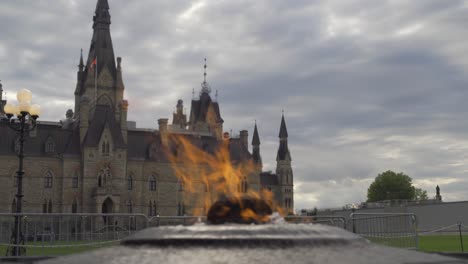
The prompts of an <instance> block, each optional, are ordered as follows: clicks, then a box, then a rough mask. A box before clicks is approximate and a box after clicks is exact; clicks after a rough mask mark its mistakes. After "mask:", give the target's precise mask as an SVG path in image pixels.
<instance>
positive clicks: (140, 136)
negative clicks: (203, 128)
mask: <svg viewBox="0 0 468 264" xmlns="http://www.w3.org/2000/svg"><path fill="white" fill-rule="evenodd" d="M177 137H182V138H184V139H185V140H188V141H189V142H190V143H191V144H192V145H194V146H196V147H198V148H200V149H202V150H203V151H205V152H206V153H210V154H214V153H215V152H216V151H217V150H218V149H219V148H220V147H221V145H222V144H223V142H222V141H219V140H217V139H216V138H215V137H212V136H198V135H196V134H170V136H169V137H168V144H167V146H164V145H163V144H162V141H161V135H160V133H159V131H133V130H129V131H128V158H130V159H139V160H152V161H158V162H168V161H169V155H168V154H169V153H174V151H177V142H176V141H177V140H176V138H177ZM229 154H230V156H231V161H233V162H240V161H246V160H250V159H252V155H251V154H250V153H249V151H248V149H247V148H245V146H244V145H243V144H242V142H241V141H240V139H238V138H235V139H230V140H229Z"/></svg>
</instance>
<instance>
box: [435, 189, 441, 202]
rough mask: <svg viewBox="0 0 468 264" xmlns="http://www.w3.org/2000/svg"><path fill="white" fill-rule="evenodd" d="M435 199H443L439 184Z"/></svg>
mask: <svg viewBox="0 0 468 264" xmlns="http://www.w3.org/2000/svg"><path fill="white" fill-rule="evenodd" d="M435 199H436V200H437V201H442V196H441V195H440V187H439V185H437V187H436V197H435Z"/></svg>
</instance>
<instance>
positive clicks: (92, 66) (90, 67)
mask: <svg viewBox="0 0 468 264" xmlns="http://www.w3.org/2000/svg"><path fill="white" fill-rule="evenodd" d="M96 64H97V61H96V58H94V60H93V62H91V65H89V69H90V70H91V71H92V70H93V69H94V67H96Z"/></svg>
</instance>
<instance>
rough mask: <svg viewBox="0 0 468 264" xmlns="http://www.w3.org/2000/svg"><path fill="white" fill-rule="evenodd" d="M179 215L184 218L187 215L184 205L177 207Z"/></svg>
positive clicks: (180, 204)
mask: <svg viewBox="0 0 468 264" xmlns="http://www.w3.org/2000/svg"><path fill="white" fill-rule="evenodd" d="M177 215H178V216H183V215H185V205H184V204H183V203H179V204H178V205H177Z"/></svg>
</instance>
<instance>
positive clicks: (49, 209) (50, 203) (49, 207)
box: [47, 200, 52, 214]
mask: <svg viewBox="0 0 468 264" xmlns="http://www.w3.org/2000/svg"><path fill="white" fill-rule="evenodd" d="M47 213H49V214H51V213H52V200H49V206H48V207H47Z"/></svg>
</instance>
